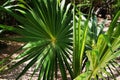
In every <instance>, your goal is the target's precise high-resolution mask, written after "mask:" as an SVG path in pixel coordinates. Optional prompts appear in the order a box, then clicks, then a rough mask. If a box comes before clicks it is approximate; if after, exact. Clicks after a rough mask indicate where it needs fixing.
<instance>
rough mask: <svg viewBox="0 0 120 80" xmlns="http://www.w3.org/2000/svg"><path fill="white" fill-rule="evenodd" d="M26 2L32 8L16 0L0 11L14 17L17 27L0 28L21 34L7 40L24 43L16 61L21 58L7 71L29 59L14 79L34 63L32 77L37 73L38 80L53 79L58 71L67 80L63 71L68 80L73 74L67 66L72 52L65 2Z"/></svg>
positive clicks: (70, 27)
mask: <svg viewBox="0 0 120 80" xmlns="http://www.w3.org/2000/svg"><path fill="white" fill-rule="evenodd" d="M30 2H31V3H32V6H29V5H28V4H26V2H24V1H23V0H18V4H16V5H11V6H4V8H3V7H1V8H0V9H1V10H3V11H5V12H7V13H9V14H11V15H12V16H14V17H15V19H16V20H17V21H19V22H20V24H21V25H20V26H19V27H18V28H15V27H9V26H3V25H0V26H1V27H2V28H4V29H8V30H11V31H14V32H16V33H18V34H20V35H21V37H17V38H12V39H11V40H15V41H21V42H25V43H26V45H25V46H23V47H22V50H24V52H23V53H21V54H20V55H18V56H17V57H16V59H21V58H22V59H21V60H20V61H18V62H17V63H16V64H14V65H13V66H12V67H11V69H12V68H14V67H16V66H18V65H20V64H22V63H24V62H26V61H28V60H29V61H30V62H29V63H28V64H27V65H26V67H25V68H24V70H23V71H22V72H21V73H20V75H19V76H18V77H17V79H19V78H20V77H21V76H22V75H23V74H25V72H26V71H27V70H28V69H29V68H30V67H31V66H33V64H36V67H35V69H34V71H33V74H32V75H34V74H35V72H36V71H38V70H39V76H38V79H39V80H53V79H54V78H57V71H58V68H59V71H60V72H61V74H62V79H63V80H67V74H66V71H67V70H68V72H69V73H70V75H71V78H72V77H73V73H72V69H71V66H70V64H69V63H71V58H70V55H71V50H73V47H72V41H73V40H72V32H73V30H72V21H71V20H72V13H71V11H70V10H69V8H70V4H68V5H67V6H66V5H65V0H62V2H61V3H58V2H57V0H31V1H30ZM14 11H16V13H14ZM16 59H15V60H16Z"/></svg>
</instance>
